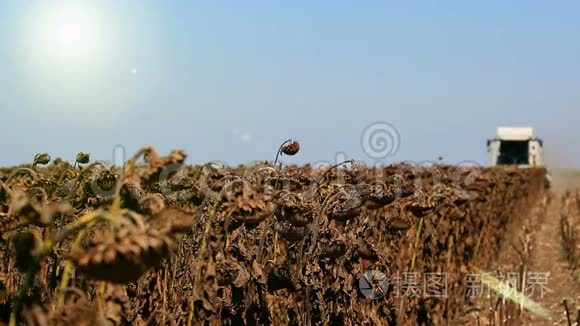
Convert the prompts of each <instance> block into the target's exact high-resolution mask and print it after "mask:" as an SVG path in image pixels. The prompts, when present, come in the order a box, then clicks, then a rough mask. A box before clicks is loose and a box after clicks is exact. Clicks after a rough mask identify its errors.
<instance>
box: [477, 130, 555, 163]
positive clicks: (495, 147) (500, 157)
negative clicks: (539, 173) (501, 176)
mask: <svg viewBox="0 0 580 326" xmlns="http://www.w3.org/2000/svg"><path fill="white" fill-rule="evenodd" d="M542 146H543V143H542V140H541V139H539V138H535V137H534V130H533V129H532V128H531V127H499V128H497V137H496V138H494V139H490V140H488V141H487V151H488V153H489V160H490V164H491V165H492V166H495V165H517V166H519V167H524V168H525V167H540V166H543V165H544V154H543V149H542Z"/></svg>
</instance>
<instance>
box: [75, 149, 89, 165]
mask: <svg viewBox="0 0 580 326" xmlns="http://www.w3.org/2000/svg"><path fill="white" fill-rule="evenodd" d="M90 160H91V154H89V153H83V152H80V153H78V154H77V157H76V161H77V163H79V164H87V163H89V161H90Z"/></svg>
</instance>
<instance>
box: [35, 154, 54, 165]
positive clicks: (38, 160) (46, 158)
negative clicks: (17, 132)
mask: <svg viewBox="0 0 580 326" xmlns="http://www.w3.org/2000/svg"><path fill="white" fill-rule="evenodd" d="M50 159H51V157H50V155H49V154H48V153H38V154H36V156H34V161H33V163H32V165H34V166H36V165H38V164H40V165H46V164H48V163H49V162H50Z"/></svg>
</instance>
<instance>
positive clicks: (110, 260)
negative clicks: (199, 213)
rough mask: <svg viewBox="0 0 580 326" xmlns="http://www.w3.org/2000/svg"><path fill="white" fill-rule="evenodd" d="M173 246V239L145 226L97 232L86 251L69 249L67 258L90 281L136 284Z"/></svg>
mask: <svg viewBox="0 0 580 326" xmlns="http://www.w3.org/2000/svg"><path fill="white" fill-rule="evenodd" d="M175 247H176V241H175V239H174V238H173V236H172V235H171V234H169V233H166V232H160V231H158V230H156V229H153V228H150V227H146V228H145V229H143V230H138V229H130V228H124V229H122V230H119V231H117V232H112V231H101V232H97V233H96V234H95V235H94V236H93V237H92V238H91V239H90V241H89V245H88V247H87V248H80V247H77V248H73V250H72V252H71V254H70V257H69V258H70V259H71V260H72V261H73V262H74V263H75V265H76V266H77V268H78V269H79V270H80V271H81V272H82V273H84V274H85V275H87V276H88V277H90V278H93V279H96V280H103V281H109V282H112V283H126V282H132V281H137V280H138V279H139V278H140V277H141V276H142V275H143V274H144V273H146V272H147V271H148V270H150V269H151V268H153V267H157V266H159V265H160V264H161V262H162V261H163V259H164V258H166V257H168V256H169V255H170V254H171V252H172V251H173V250H174V249H175Z"/></svg>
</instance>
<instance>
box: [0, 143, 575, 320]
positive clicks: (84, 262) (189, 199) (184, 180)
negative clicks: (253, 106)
mask: <svg viewBox="0 0 580 326" xmlns="http://www.w3.org/2000/svg"><path fill="white" fill-rule="evenodd" d="M299 150H300V145H299V144H298V142H295V141H287V142H285V143H284V144H283V146H281V148H280V150H279V154H280V153H282V154H284V155H294V154H296V153H297V152H298V151H299ZM138 154H139V155H136V156H135V157H134V159H133V160H132V161H131V162H130V163H129V164H127V165H126V166H124V167H123V168H119V167H113V166H107V165H106V164H96V163H93V164H89V165H86V164H88V158H86V159H85V157H84V156H83V157H82V158H81V159H82V160H81V161H79V162H78V163H82V164H85V165H83V166H82V168H78V167H74V166H73V165H72V164H70V163H68V162H66V161H64V160H62V159H59V160H55V161H54V162H53V163H50V164H48V165H43V164H46V163H49V162H47V160H50V157H47V156H42V157H40V156H39V157H38V159H37V160H36V162H35V164H34V165H35V166H34V169H33V168H32V166H21V167H15V168H10V169H1V170H0V261H1V264H0V324H1V323H8V322H10V318H11V315H12V318H13V320H14V321H16V322H21V323H25V324H30V325H39V326H44V325H128V324H131V325H146V324H176V325H187V324H191V325H194V324H195V325H197V324H211V325H216V324H229V325H255V324H271V325H282V324H293V325H309V324H316V325H326V324H336V325H359V324H366V325H371V324H376V325H384V324H392V325H394V324H442V323H444V322H446V321H452V320H459V318H461V317H462V316H463V314H464V306H465V305H468V304H469V303H470V302H469V298H468V296H467V295H466V291H467V290H468V287H467V284H466V280H467V279H466V275H467V274H468V273H469V272H472V271H473V270H474V268H485V267H486V266H487V264H488V263H490V262H491V261H492V260H493V259H494V255H495V254H496V253H497V250H498V247H499V244H500V243H501V241H502V238H503V236H504V233H505V231H506V225H507V224H508V223H511V222H514V221H516V222H517V221H518V220H520V219H524V218H525V217H526V214H527V211H528V208H529V207H530V206H531V205H530V204H531V203H533V202H534V201H535V200H536V199H537V198H540V196H542V195H543V191H544V180H545V178H544V175H545V171H544V170H543V169H526V170H518V169H511V168H494V169H487V168H463V167H455V166H443V165H435V166H431V167H415V166H412V165H409V164H395V165H389V166H386V167H382V168H379V167H372V168H369V167H366V166H365V165H364V164H358V163H355V162H350V164H338V165H336V166H334V167H332V168H313V167H311V166H302V167H301V166H280V165H278V164H270V163H268V162H261V163H257V164H254V165H251V166H239V167H235V168H232V167H223V166H219V165H217V164H207V165H205V166H185V165H182V163H183V162H184V160H185V158H186V154H185V153H184V152H183V151H173V152H171V153H170V154H169V155H168V156H165V157H163V156H160V155H159V154H157V152H155V150H154V149H153V148H151V147H147V148H145V149H143V150H142V151H140V152H139V153H138ZM570 202H572V200H570ZM578 202H579V203H580V199H579V200H578ZM579 205H580V204H579ZM564 229H566V230H568V229H569V226H563V230H564ZM568 234H571V233H570V232H568ZM369 271H381V272H383V273H385V274H387V275H388V276H390V277H394V276H395V275H398V274H402V273H408V272H417V273H419V274H420V275H422V273H427V272H431V273H432V272H445V273H447V276H448V279H447V282H448V284H454V286H450V287H449V288H448V293H447V296H445V297H425V296H424V295H422V293H419V295H418V296H403V295H398V293H397V291H396V289H394V288H392V287H391V288H389V289H388V290H387V291H386V292H385V293H382V296H381V297H380V298H378V299H374V300H373V299H369V298H367V297H365V295H364V293H363V292H362V291H361V290H360V289H359V280H360V279H361V278H362V277H363V276H364V275H365V273H367V272H369ZM419 282H423V280H419ZM417 286H418V287H419V288H420V289H423V286H424V284H423V283H419V284H417Z"/></svg>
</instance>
